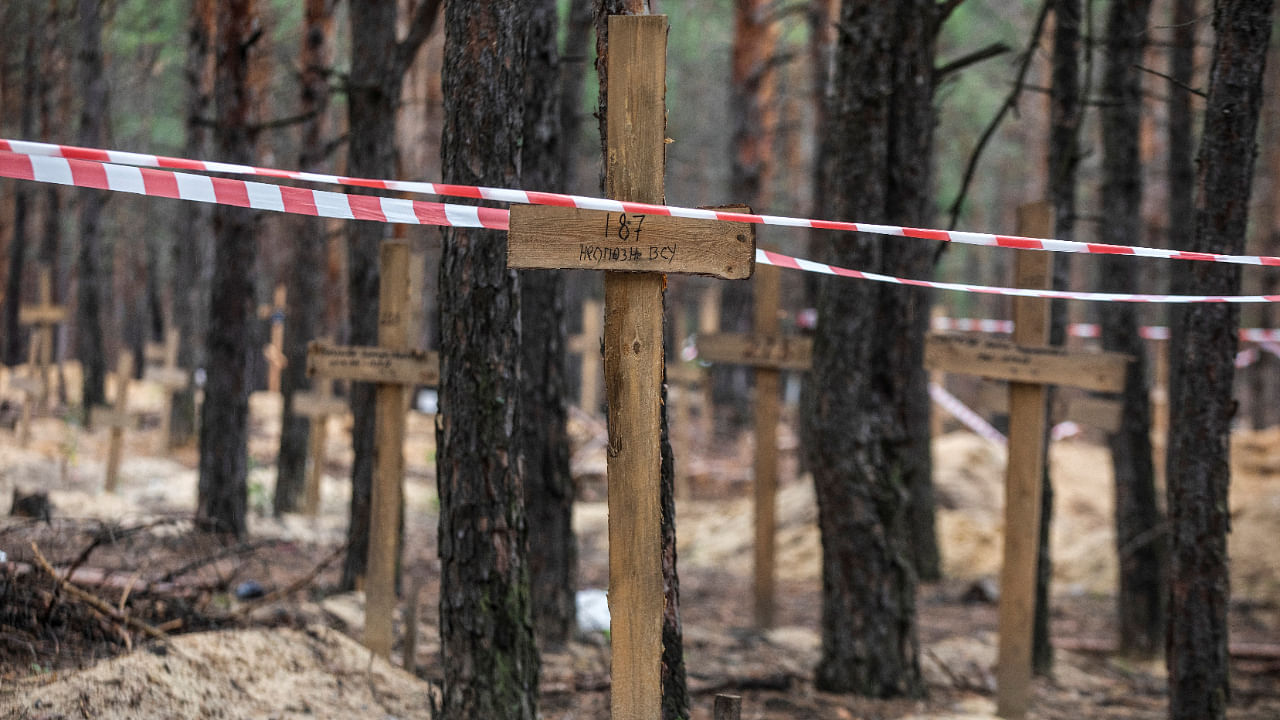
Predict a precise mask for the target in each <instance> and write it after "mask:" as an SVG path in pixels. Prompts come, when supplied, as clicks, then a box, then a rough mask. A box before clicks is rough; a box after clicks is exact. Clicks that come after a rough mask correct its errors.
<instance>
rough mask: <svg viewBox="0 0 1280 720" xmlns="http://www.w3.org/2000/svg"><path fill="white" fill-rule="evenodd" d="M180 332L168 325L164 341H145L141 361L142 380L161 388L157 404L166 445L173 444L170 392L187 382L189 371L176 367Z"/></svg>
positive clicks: (183, 386) (162, 436)
mask: <svg viewBox="0 0 1280 720" xmlns="http://www.w3.org/2000/svg"><path fill="white" fill-rule="evenodd" d="M179 339H180V333H179V331H178V329H177V328H169V331H168V332H166V333H165V336H164V343H147V344H146V345H145V346H144V347H143V361H144V362H145V364H146V365H145V367H146V369H145V370H143V373H142V379H144V380H146V381H148V382H153V383H156V384H157V385H159V386H160V387H162V388H164V404H163V405H162V406H161V407H160V437H161V438H163V442H164V446H165V447H166V448H170V447H173V433H172V425H171V420H172V418H171V417H170V415H171V414H172V413H173V395H174V393H176V392H178V391H180V390H182V389H184V388H186V387H187V385H188V384H189V383H190V381H191V380H190V374H189V373H188V372H187V371H186V370H184V369H182V368H180V367H178V344H179Z"/></svg>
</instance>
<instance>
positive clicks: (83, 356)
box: [76, 0, 111, 426]
mask: <svg viewBox="0 0 1280 720" xmlns="http://www.w3.org/2000/svg"><path fill="white" fill-rule="evenodd" d="M102 6H103V3H102V2H101V0H79V4H78V8H79V15H80V49H79V52H78V53H77V62H76V67H77V70H78V71H79V78H80V93H81V99H82V102H83V105H82V106H81V110H80V130H79V133H78V134H77V136H76V141H77V142H78V143H79V144H80V145H82V146H87V147H102V146H103V145H104V144H105V143H104V142H103V140H105V137H106V135H105V127H106V125H105V115H106V113H107V82H106V78H104V77H103V68H102ZM79 202H80V251H79V256H78V263H77V268H76V275H77V277H78V278H79V285H78V292H77V294H76V356H77V357H79V358H80V366H81V370H82V382H81V390H80V403H81V407H82V409H83V412H84V420H85V424H86V426H87V425H88V422H89V408H91V407H93V406H94V405H102V404H105V403H106V392H105V385H106V377H107V367H106V349H105V348H104V342H103V337H102V304H103V295H104V292H103V291H104V288H105V287H108V286H109V285H110V276H109V268H110V266H111V262H110V255H109V254H108V253H107V252H106V250H105V249H104V248H103V246H102V233H101V228H100V227H99V224H100V222H101V218H102V208H103V206H104V205H105V204H106V202H107V194H106V193H104V192H102V191H101V190H92V189H83V190H80V199H79Z"/></svg>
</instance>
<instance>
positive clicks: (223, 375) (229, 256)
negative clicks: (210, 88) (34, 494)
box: [196, 0, 258, 537]
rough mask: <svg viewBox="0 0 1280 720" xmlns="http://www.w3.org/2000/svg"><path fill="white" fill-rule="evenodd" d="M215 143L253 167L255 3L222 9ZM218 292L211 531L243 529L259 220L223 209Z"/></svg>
mask: <svg viewBox="0 0 1280 720" xmlns="http://www.w3.org/2000/svg"><path fill="white" fill-rule="evenodd" d="M217 18H218V20H217V22H218V35H217V44H216V48H217V71H216V73H215V77H214V102H215V104H216V106H217V118H218V123H217V126H216V127H215V128H214V133H213V135H214V142H215V145H216V147H217V153H218V159H219V160H221V161H223V162H231V163H241V164H246V165H248V164H252V162H253V159H254V158H253V145H254V140H253V134H254V133H253V130H252V128H251V121H252V108H253V106H254V98H253V93H252V91H251V87H250V79H249V76H250V68H249V62H250V61H249V57H250V52H251V50H252V46H253V42H252V39H253V37H254V35H255V34H256V32H257V23H258V18H257V9H256V2H255V0H226V2H222V3H219V4H218V9H217ZM213 222H214V234H215V235H216V237H217V243H216V245H215V247H214V261H213V287H212V294H211V296H210V303H209V307H210V313H209V335H208V352H209V364H208V382H207V383H206V385H205V400H204V408H203V411H202V414H201V421H200V481H199V487H198V494H197V506H196V517H197V518H198V519H199V520H201V521H202V522H203V523H204V524H205V525H206V527H207V528H208V529H210V530H213V531H216V532H222V533H231V534H233V535H235V536H236V537H242V536H243V535H244V534H245V532H246V529H247V528H246V524H245V523H246V518H245V507H246V505H247V503H248V485H247V475H248V470H249V455H248V440H249V392H250V389H251V388H250V378H249V353H251V352H256V350H257V346H256V344H253V343H246V342H245V338H247V337H249V333H250V327H251V324H252V323H253V321H254V316H255V309H256V308H255V305H256V303H255V301H254V287H253V278H254V270H255V255H256V249H257V248H256V245H257V240H256V238H255V237H254V222H255V215H254V213H253V212H252V211H250V210H247V209H245V208H236V207H227V206H221V205H220V206H218V208H217V209H216V210H215V211H214V214H213Z"/></svg>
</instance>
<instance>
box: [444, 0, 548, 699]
mask: <svg viewBox="0 0 1280 720" xmlns="http://www.w3.org/2000/svg"><path fill="white" fill-rule="evenodd" d="M528 20H529V18H528V6H527V3H523V2H519V1H518V0H490V1H489V2H484V3H479V4H477V3H471V4H463V3H447V4H446V6H445V49H444V83H443V85H444V97H445V127H444V136H443V138H442V146H443V148H442V158H443V161H442V167H443V170H444V175H445V179H446V180H447V181H448V182H451V183H458V184H464V185H491V186H499V187H514V186H518V185H519V183H520V176H519V174H518V172H519V170H518V169H519V167H520V162H521V159H522V150H521V145H522V142H524V132H525V128H526V123H525V118H524V112H523V111H524V102H523V99H524V97H525V82H526V74H525V65H526V62H527V58H528V54H527V52H526V49H525V47H526V46H525V43H526V35H525V30H526V23H527V22H528ZM544 79H545V78H544ZM440 328H441V339H440V340H441V353H440V415H438V416H437V418H438V419H437V425H436V447H437V455H436V478H437V484H438V485H439V490H440V526H439V534H440V549H439V552H440V646H441V651H442V652H443V654H444V657H445V659H446V662H445V664H444V688H443V693H442V700H441V702H442V707H441V710H442V713H441V715H442V717H445V718H481V717H503V718H519V719H524V720H533V718H535V717H537V685H538V655H537V648H536V644H535V640H534V632H533V622H532V620H533V618H532V608H531V606H530V605H531V603H530V597H529V568H528V564H527V562H526V555H525V550H526V543H527V532H528V528H527V522H526V518H525V513H524V488H523V481H522V472H521V471H522V457H521V447H520V440H519V438H518V437H517V436H516V431H515V427H514V426H515V424H516V423H517V422H519V421H520V419H521V418H522V417H524V416H523V415H522V413H521V411H520V402H521V399H522V398H521V390H520V382H521V377H520V288H519V281H518V278H517V275H516V273H515V272H514V271H511V270H508V269H507V268H506V236H505V235H503V234H502V233H499V232H493V231H488V230H474V229H465V228H451V229H449V230H448V231H446V232H445V234H444V246H443V252H442V257H441V262H440Z"/></svg>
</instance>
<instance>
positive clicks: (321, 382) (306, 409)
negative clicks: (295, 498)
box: [293, 378, 348, 517]
mask: <svg viewBox="0 0 1280 720" xmlns="http://www.w3.org/2000/svg"><path fill="white" fill-rule="evenodd" d="M311 384H312V386H313V389H312V390H309V391H305V392H295V393H294V394H293V412H294V413H296V414H297V415H298V416H299V417H304V418H307V420H309V421H310V423H311V432H310V438H309V441H308V443H307V455H308V461H309V462H310V467H309V469H308V471H307V486H306V489H305V491H304V493H303V500H302V512H303V513H304V514H306V515H309V516H311V517H315V516H316V515H317V514H318V513H319V512H320V490H321V481H322V480H323V479H324V464H325V461H326V459H327V457H328V443H329V430H328V429H329V416H330V415H341V414H343V413H345V412H347V410H348V406H347V402H346V401H345V400H343V399H342V398H338V397H334V395H333V383H332V381H331V380H329V379H328V378H314V379H313V380H312V383H311Z"/></svg>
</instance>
